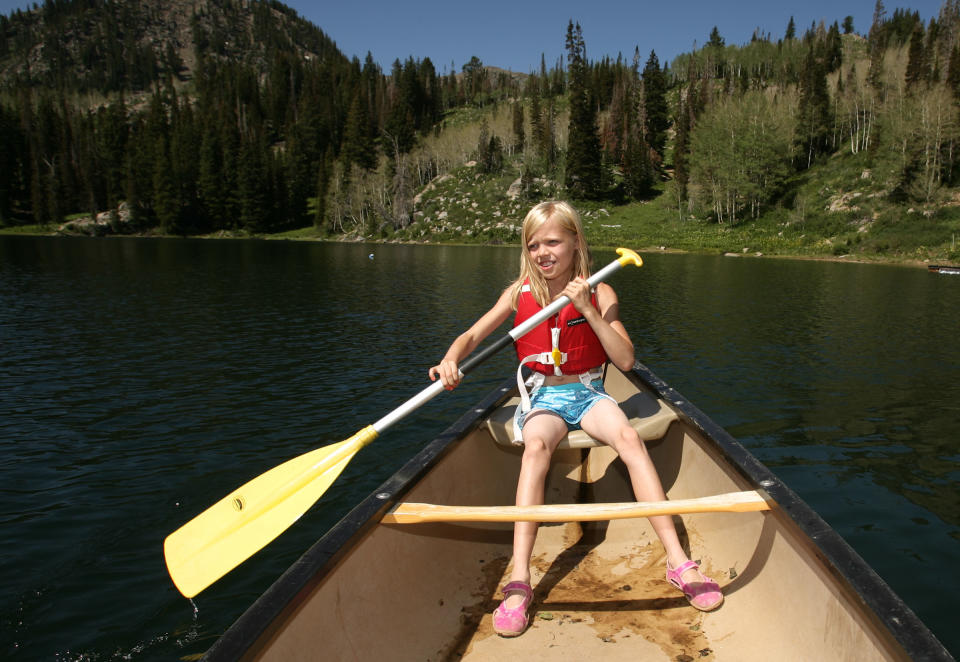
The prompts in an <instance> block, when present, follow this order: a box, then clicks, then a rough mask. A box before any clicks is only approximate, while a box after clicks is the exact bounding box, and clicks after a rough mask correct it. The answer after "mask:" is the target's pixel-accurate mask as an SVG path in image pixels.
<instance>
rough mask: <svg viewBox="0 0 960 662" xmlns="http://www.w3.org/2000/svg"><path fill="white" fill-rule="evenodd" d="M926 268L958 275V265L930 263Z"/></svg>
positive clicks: (935, 271)
mask: <svg viewBox="0 0 960 662" xmlns="http://www.w3.org/2000/svg"><path fill="white" fill-rule="evenodd" d="M927 269H928V270H930V271H931V272H933V273H938V274H949V275H951V276H957V275H960V267H953V266H948V265H944V264H931V265H929V266H927Z"/></svg>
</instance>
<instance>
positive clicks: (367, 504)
mask: <svg viewBox="0 0 960 662" xmlns="http://www.w3.org/2000/svg"><path fill="white" fill-rule="evenodd" d="M605 381H606V387H607V390H608V392H610V393H611V394H613V395H614V396H615V397H617V399H618V400H619V401H620V402H621V406H622V407H623V408H624V409H625V410H626V411H627V412H628V413H629V414H630V416H631V422H632V423H633V424H634V426H635V427H636V428H637V429H638V430H639V431H640V433H641V436H642V437H643V438H644V439H646V440H647V445H648V448H649V450H650V454H651V456H652V458H653V460H654V463H655V464H656V466H657V469H658V472H659V474H660V477H661V481H662V483H663V486H664V489H665V491H666V493H667V496H668V500H669V502H670V503H671V504H673V503H677V504H688V503H702V502H704V501H711V500H712V499H713V497H714V496H716V495H734V500H737V499H740V500H745V501H747V502H749V503H750V504H752V505H750V506H749V507H748V508H747V511H746V512H736V510H737V506H736V505H732V506H730V507H729V508H728V509H727V510H729V512H726V511H724V508H725V507H716V506H715V505H714V506H710V507H707V506H702V507H701V510H704V511H705V512H697V510H698V507H697V506H693V507H692V511H691V509H689V508H688V509H686V510H685V512H687V513H688V514H684V515H677V516H675V521H676V522H677V530H678V533H679V534H680V537H681V541H682V542H683V543H684V545H685V546H686V547H688V548H689V553H690V554H691V557H692V558H695V559H699V560H700V561H701V564H702V567H703V569H704V572H705V573H706V574H708V575H709V576H711V577H713V578H714V579H715V580H716V581H718V583H719V584H720V585H721V587H722V589H723V592H724V594H725V596H726V600H725V602H724V604H723V605H722V606H721V607H720V608H719V609H718V610H716V611H714V612H710V613H703V612H699V611H697V610H695V609H694V608H693V607H691V606H690V605H689V604H688V603H687V602H686V600H685V599H684V598H683V596H682V594H680V593H679V591H677V590H676V589H675V588H673V587H672V586H670V585H669V584H668V583H667V582H666V581H665V580H664V572H665V571H664V564H665V556H664V552H663V548H662V546H661V545H660V543H659V541H658V540H657V538H656V536H655V534H654V533H653V530H652V528H651V527H650V525H649V523H648V521H647V520H646V519H645V518H644V517H636V516H630V515H629V514H627V515H624V516H622V517H621V516H618V515H617V514H616V513H614V514H613V515H611V516H610V517H609V519H608V518H607V516H606V515H604V514H603V513H600V514H599V515H598V514H596V513H593V515H591V512H592V511H591V508H593V509H597V508H600V509H601V510H602V509H604V508H607V509H608V510H609V509H610V507H612V506H617V507H619V508H623V507H627V508H629V507H630V504H631V501H632V499H633V496H632V493H631V490H630V487H629V483H628V480H627V474H626V470H625V468H624V466H623V464H622V463H621V462H620V461H619V459H617V457H616V455H615V454H614V453H613V452H612V451H611V450H610V449H609V448H608V447H605V446H601V445H597V444H596V443H595V442H593V441H592V440H590V439H589V438H588V437H586V435H584V434H583V433H582V432H574V433H571V434H570V435H569V436H568V438H567V439H566V440H565V441H564V443H563V445H562V448H560V449H558V450H557V452H556V454H555V456H554V459H553V463H552V466H551V470H550V472H549V475H548V477H547V489H546V494H547V499H546V500H547V503H548V504H550V505H549V506H544V509H543V511H542V513H541V515H542V516H543V517H544V521H547V516H548V515H549V516H550V518H551V520H550V523H545V524H543V525H541V527H540V533H539V536H538V538H537V544H536V547H535V549H534V554H533V565H532V568H533V578H532V579H533V581H532V584H533V586H534V603H533V605H532V608H531V619H530V622H531V624H530V627H529V628H528V629H527V631H526V632H525V633H524V634H523V635H521V636H520V637H516V638H510V639H507V638H502V637H499V636H498V635H496V634H495V633H494V631H493V626H492V616H491V614H492V612H493V610H494V608H495V607H496V605H497V604H498V602H499V600H500V599H501V596H500V594H499V589H500V587H501V586H503V584H504V583H505V581H506V578H507V577H508V574H507V573H508V570H509V561H510V555H511V541H512V524H511V522H510V521H489V520H488V519H486V518H485V515H484V514H486V515H489V514H496V513H499V514H503V513H506V514H507V518H508V519H510V518H514V517H519V516H524V515H523V514H521V515H517V513H515V512H512V511H511V509H510V508H509V506H510V504H512V503H513V498H514V492H515V489H516V482H517V475H518V471H519V466H520V455H521V450H520V449H519V448H518V447H517V446H515V445H513V444H512V443H511V440H510V436H511V435H510V426H509V425H508V424H507V423H508V421H509V416H510V412H511V410H512V403H514V402H515V401H516V390H515V388H516V387H515V382H514V381H513V380H510V381H508V382H505V383H504V384H502V385H501V386H500V387H498V388H496V389H494V391H493V392H492V393H490V394H489V395H488V396H487V397H486V398H484V399H483V400H482V401H481V402H480V403H479V404H478V405H477V406H476V407H473V408H471V409H470V410H469V411H468V412H467V413H466V414H464V415H463V416H462V417H461V418H460V420H458V421H456V422H455V423H454V424H453V425H452V426H451V427H450V428H448V429H447V430H446V431H444V432H443V433H442V434H441V435H440V436H438V437H437V438H436V439H433V440H432V441H430V442H429V443H428V444H426V446H425V447H424V448H423V450H422V451H421V452H420V453H419V454H418V455H417V456H416V457H414V458H413V459H412V460H410V462H408V463H407V464H406V465H405V466H404V467H402V468H401V469H400V470H399V471H398V472H397V473H396V474H394V475H393V476H392V477H391V478H390V479H389V480H387V481H386V482H385V483H384V484H383V485H381V486H380V488H379V489H377V490H376V491H374V492H373V493H372V494H370V495H369V496H368V497H367V498H366V499H364V500H363V501H362V502H361V503H359V504H358V505H357V506H356V507H355V508H354V509H353V510H352V511H351V512H350V513H349V514H348V515H347V516H346V517H345V518H344V519H343V520H342V521H340V522H339V523H338V524H337V525H336V526H334V527H333V528H332V529H331V530H330V531H329V532H328V533H327V534H326V535H324V536H323V537H322V538H321V539H320V540H319V541H317V542H316V543H315V544H314V545H313V546H312V547H311V548H310V549H309V550H308V551H307V552H306V553H305V554H304V555H303V556H302V557H301V558H300V559H299V560H298V561H297V562H296V563H295V564H294V565H293V566H291V567H290V568H289V569H288V570H287V571H286V572H285V573H284V574H283V575H282V576H281V577H280V578H279V579H278V580H277V581H276V582H275V583H274V584H273V585H272V586H271V587H270V588H269V589H268V590H267V591H266V592H265V593H264V594H263V595H262V596H261V597H260V598H259V599H258V600H257V601H256V602H255V603H254V604H253V605H252V606H251V607H249V609H247V611H246V612H245V613H244V614H243V615H242V616H241V617H240V618H239V619H238V620H237V621H236V622H235V623H234V624H233V625H232V626H231V627H230V628H229V629H228V630H227V631H226V632H225V633H224V634H223V636H222V637H220V638H219V639H218V640H217V641H216V642H215V643H214V645H213V646H212V647H211V648H210V649H209V650H208V651H207V653H206V655H205V659H208V660H236V659H248V660H284V661H289V660H300V659H303V660H306V659H314V660H317V659H323V660H378V661H380V660H418V661H421V660H459V659H465V660H493V659H532V660H570V659H603V660H621V659H623V660H627V659H629V660H637V659H643V660H665V661H666V660H670V661H676V660H699V659H708V660H709V659H715V660H737V661H738V662H744V661H750V660H764V661H767V660H771V659H775V660H803V661H808V660H950V659H952V657H951V656H950V654H949V653H948V652H947V650H946V649H945V648H944V647H943V645H942V644H941V643H940V642H939V641H938V640H937V639H936V638H935V637H934V636H933V634H932V633H931V632H930V631H929V630H928V629H927V627H926V626H925V625H924V624H923V623H922V622H921V621H920V620H919V619H918V618H917V616H916V615H915V614H914V613H913V612H912V611H911V610H910V609H909V608H908V607H907V606H906V605H905V604H904V602H903V601H902V600H901V599H900V598H899V597H898V596H897V595H896V594H895V593H894V592H893V591H892V590H891V589H890V588H889V587H888V586H887V585H886V584H885V583H884V582H883V581H882V580H881V579H880V577H879V576H878V575H877V573H876V572H874V571H873V570H872V569H871V568H870V566H869V565H867V563H866V562H864V560H863V559H862V558H860V557H859V556H858V555H857V554H856V553H855V552H854V551H853V549H852V548H851V547H850V546H849V545H848V544H847V543H846V542H844V540H843V539H842V538H841V537H840V536H839V535H838V534H837V533H836V532H835V531H833V530H832V529H831V528H830V527H829V526H828V525H827V524H826V523H825V522H824V521H823V520H822V519H821V518H820V517H819V516H818V515H817V514H816V513H815V512H813V510H811V509H810V508H809V507H808V506H807V505H806V504H805V503H804V502H803V501H802V500H801V499H800V498H798V497H797V495H796V494H794V493H793V492H792V491H791V490H790V489H789V488H788V487H787V486H786V485H785V484H784V483H783V482H781V481H780V480H779V479H778V478H777V477H776V476H775V475H774V474H773V473H772V472H771V471H770V470H768V469H767V468H766V467H764V466H763V465H762V464H761V463H760V462H759V461H758V460H757V459H756V458H755V457H754V456H753V455H751V454H750V453H749V452H748V451H747V450H746V449H745V448H744V447H743V446H742V445H741V444H739V443H738V442H737V441H736V440H735V439H733V438H732V437H731V436H730V435H729V434H727V433H726V432H725V431H724V430H723V429H722V428H721V427H720V426H718V425H717V424H716V423H714V422H713V421H711V420H710V419H709V418H708V417H707V416H706V415H704V414H703V413H702V412H701V411H700V410H698V409H697V408H696V407H695V406H694V405H693V404H691V403H690V402H689V401H687V400H686V399H685V398H683V396H681V395H680V394H679V393H677V391H675V390H674V389H672V388H671V387H669V386H668V385H667V384H666V383H664V382H663V381H661V380H660V379H659V378H658V377H656V375H654V374H653V373H652V372H651V371H650V370H649V369H647V368H646V367H645V366H643V365H641V364H639V363H638V364H637V365H636V366H635V368H634V369H633V370H632V371H630V372H628V373H623V372H620V371H619V370H617V369H615V368H613V367H610V368H609V369H608V374H607V375H606V377H605ZM461 388H464V387H461ZM744 495H745V496H746V498H745V499H741V497H744ZM417 504H430V505H431V506H457V507H461V506H470V507H472V508H471V509H470V511H469V512H471V513H473V515H472V516H471V517H472V519H471V517H467V516H466V515H463V514H461V513H457V512H456V510H457V509H456V508H454V509H453V511H454V512H452V513H451V512H444V513H443V514H442V515H441V516H440V519H441V520H445V519H447V520H451V521H434V520H433V519H429V521H425V520H423V519H419V520H418V517H421V516H422V515H423V513H424V512H425V508H426V506H420V505H417ZM577 504H581V505H579V506H578V505H577ZM608 505H609V507H608ZM643 505H644V504H633V506H634V507H636V508H639V509H641V510H642V506H643ZM559 506H563V508H559V511H558V512H560V514H551V513H552V512H553V510H556V509H557V508H555V507H559ZM551 509H553V510H551ZM711 509H712V510H720V511H722V512H712V511H711ZM427 510H429V509H427ZM440 510H441V511H443V510H444V509H440ZM448 510H449V509H448ZM548 510H549V511H550V512H547V511H548ZM613 510H617V508H613ZM581 511H582V512H581ZM404 512H407V513H408V514H409V513H413V518H414V520H415V521H413V522H412V523H404V522H402V521H401V520H403V516H402V514H403V513H404ZM477 513H480V514H479V515H477ZM525 516H526V517H527V518H531V517H540V515H536V514H534V515H530V514H526V515H525ZM458 518H461V519H458ZM464 520H468V521H464ZM581 520H586V521H581Z"/></svg>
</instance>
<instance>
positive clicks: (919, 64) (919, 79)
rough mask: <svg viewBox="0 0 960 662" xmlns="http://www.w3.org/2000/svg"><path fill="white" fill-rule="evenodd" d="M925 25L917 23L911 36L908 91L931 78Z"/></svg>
mask: <svg viewBox="0 0 960 662" xmlns="http://www.w3.org/2000/svg"><path fill="white" fill-rule="evenodd" d="M923 41H924V35H923V24H922V23H919V22H918V23H917V26H916V27H915V28H914V29H913V34H911V35H910V49H909V51H908V55H907V73H906V83H907V88H908V89H914V88H916V87H917V86H918V85H919V84H920V83H923V82H925V81H926V80H927V79H928V77H929V71H930V66H929V63H928V62H927V53H926V49H925V48H924V43H923Z"/></svg>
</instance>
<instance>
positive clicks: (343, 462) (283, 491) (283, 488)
mask: <svg viewBox="0 0 960 662" xmlns="http://www.w3.org/2000/svg"><path fill="white" fill-rule="evenodd" d="M617 253H618V254H619V255H620V257H619V258H618V259H616V260H614V261H613V262H611V263H610V264H608V265H607V266H606V267H604V268H603V269H601V270H600V271H598V272H597V273H595V274H594V275H592V276H591V277H590V278H589V279H588V282H589V283H590V285H591V286H596V285H597V283H599V282H601V281H603V280H604V279H606V278H607V277H608V276H610V275H611V274H612V273H613V272H614V271H617V270H618V269H620V267H623V266H626V265H628V264H633V265H635V266H637V267H639V266H641V265H643V260H641V259H640V256H639V255H637V254H636V253H635V252H634V251H632V250H630V249H627V248H618V249H617ZM568 303H570V300H569V299H568V298H567V297H561V298H560V299H557V300H556V301H554V302H553V303H551V304H550V305H549V306H547V307H546V308H544V309H543V310H542V311H541V312H540V313H538V314H537V315H535V316H533V317H531V318H530V319H528V320H527V321H526V322H524V323H523V324H521V325H519V326H516V327H514V328H513V329H511V331H510V332H509V333H507V334H506V335H504V336H503V337H502V338H500V339H499V340H498V341H497V342H496V343H494V344H492V345H490V346H489V347H487V348H486V349H484V350H483V351H481V352H480V353H479V354H477V355H475V356H473V357H471V358H469V359H467V360H466V361H464V362H463V364H462V365H461V366H460V373H461V375H466V374H467V373H468V372H470V371H471V370H472V369H473V368H475V367H476V366H477V365H479V364H480V363H482V362H483V361H485V360H486V359H487V358H489V357H490V356H492V355H493V354H494V353H496V352H497V351H499V350H501V349H503V348H504V347H506V346H507V345H509V344H511V343H512V342H513V341H514V340H516V339H517V338H519V337H520V336H522V335H524V334H526V333H527V332H529V331H531V330H532V329H534V328H535V327H537V326H538V325H540V324H541V323H542V322H543V321H544V320H546V319H547V318H549V317H550V316H552V315H555V314H556V313H558V312H559V311H560V309H561V308H563V307H564V306H566V305H567V304H568ZM441 391H443V384H442V383H441V382H440V381H439V380H437V381H435V382H433V383H432V384H431V385H430V386H428V387H427V388H425V389H423V390H422V391H421V392H420V393H418V394H417V395H415V396H414V397H412V398H410V399H409V400H407V401H406V402H405V403H404V404H402V405H400V406H399V407H397V408H396V409H394V410H393V411H392V412H390V413H389V414H387V415H386V416H384V417H383V418H381V419H380V420H378V421H377V422H375V423H373V424H372V425H368V426H367V427H365V428H363V429H362V430H360V431H359V432H357V433H356V434H354V435H353V436H352V437H350V438H348V439H345V440H344V441H341V442H339V443H336V444H332V445H330V446H324V447H322V448H317V449H316V450H313V451H310V452H308V453H304V454H303V455H300V456H298V457H295V458H293V459H291V460H288V461H286V462H284V463H283V464H281V465H279V466H277V467H274V468H273V469H271V470H270V471H268V472H266V473H264V474H261V475H260V476H257V477H256V478H254V479H253V480H251V481H250V482H248V483H246V484H245V485H242V486H241V487H239V488H237V489H236V490H235V491H233V492H231V493H230V494H228V495H227V496H225V497H224V498H223V499H221V500H220V501H218V502H217V503H215V504H213V505H212V506H210V507H209V508H208V509H207V510H205V511H203V512H202V513H200V514H199V515H197V516H196V517H194V518H193V519H192V520H190V521H189V522H187V523H186V524H184V525H183V526H181V527H180V528H179V529H177V530H176V531H174V532H173V533H171V534H170V535H169V536H167V539H166V540H165V541H164V542H163V554H164V557H165V559H166V562H167V571H168V572H169V573H170V578H171V579H173V583H174V584H175V585H176V587H177V589H178V590H179V591H180V592H181V593H182V594H183V595H184V596H186V597H188V598H192V597H193V596H195V595H196V594H197V593H199V592H200V591H202V590H203V589H205V588H206V587H208V586H210V584H212V583H213V582H215V581H217V580H218V579H220V578H221V577H223V576H224V575H225V574H227V573H228V572H230V571H231V570H233V569H234V568H235V567H237V566H238V565H240V564H241V563H243V562H244V561H245V560H247V559H248V558H250V557H251V556H253V554H255V553H256V552H257V551H259V550H260V549H261V548H263V547H264V546H265V545H266V544H267V543H269V542H270V541H271V540H273V539H274V538H276V537H277V536H278V535H280V534H281V533H283V531H285V530H286V529H287V528H288V527H289V526H290V525H291V524H293V523H294V522H296V521H297V520H298V519H299V518H300V516H301V515H303V514H304V513H305V512H306V511H307V510H309V509H310V507H311V506H312V505H313V504H314V503H315V502H316V501H317V499H319V498H320V497H321V496H322V495H323V493H324V492H326V491H327V489H328V488H329V487H330V485H331V484H333V481H334V480H336V478H337V476H339V475H340V472H342V471H343V469H344V467H346V466H347V463H349V462H350V460H351V458H353V456H354V455H355V454H356V452H357V451H359V450H360V449H361V448H363V447H364V446H366V445H367V444H369V443H370V442H372V441H373V440H374V439H376V438H377V437H378V436H380V434H382V433H383V431H384V430H386V429H387V428H388V427H390V426H391V425H393V424H394V423H396V422H397V421H399V420H400V419H402V418H403V417H404V416H406V415H407V414H409V413H410V412H412V411H414V410H415V409H417V408H418V407H420V406H421V405H423V404H424V403H426V402H427V401H429V400H431V399H432V398H434V397H435V396H437V395H438V394H439V393H440V392H441Z"/></svg>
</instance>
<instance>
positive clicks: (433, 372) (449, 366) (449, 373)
mask: <svg viewBox="0 0 960 662" xmlns="http://www.w3.org/2000/svg"><path fill="white" fill-rule="evenodd" d="M427 375H428V376H429V377H430V381H432V382H435V381H437V377H439V378H440V381H441V383H442V384H443V387H444V388H445V389H447V390H448V391H452V390H453V389H455V388H456V387H457V386H458V385H459V384H460V368H459V366H457V362H456V361H454V360H453V359H447V358H445V359H443V360H442V361H440V363H439V364H438V365H435V366H433V367H432V368H430V370H429V371H427Z"/></svg>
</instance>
